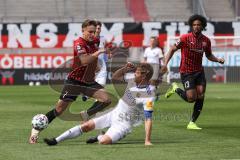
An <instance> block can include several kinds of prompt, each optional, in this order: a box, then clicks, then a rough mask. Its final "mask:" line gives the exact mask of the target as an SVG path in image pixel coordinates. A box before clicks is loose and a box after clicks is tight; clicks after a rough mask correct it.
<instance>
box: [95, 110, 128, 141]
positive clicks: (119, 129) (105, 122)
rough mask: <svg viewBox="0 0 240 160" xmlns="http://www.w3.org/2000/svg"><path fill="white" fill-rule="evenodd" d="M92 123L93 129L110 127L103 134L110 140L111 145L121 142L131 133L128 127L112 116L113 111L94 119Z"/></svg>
mask: <svg viewBox="0 0 240 160" xmlns="http://www.w3.org/2000/svg"><path fill="white" fill-rule="evenodd" d="M93 121H94V123H95V129H104V128H107V127H110V128H109V129H108V130H107V132H106V133H105V134H106V135H108V136H109V137H110V138H111V139H112V143H116V142H117V141H119V140H121V139H122V138H124V137H125V136H126V135H127V134H128V133H129V132H130V131H131V127H130V126H129V125H125V124H124V123H123V122H121V121H117V120H116V115H114V114H113V111H111V112H109V113H107V114H105V115H102V116H100V117H98V118H94V119H93Z"/></svg>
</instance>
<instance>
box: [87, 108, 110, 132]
mask: <svg viewBox="0 0 240 160" xmlns="http://www.w3.org/2000/svg"><path fill="white" fill-rule="evenodd" d="M111 113H112V112H109V113H106V114H104V115H101V116H100V117H97V118H93V119H92V121H93V122H94V125H95V129H104V128H107V127H110V126H111V116H112V115H111Z"/></svg>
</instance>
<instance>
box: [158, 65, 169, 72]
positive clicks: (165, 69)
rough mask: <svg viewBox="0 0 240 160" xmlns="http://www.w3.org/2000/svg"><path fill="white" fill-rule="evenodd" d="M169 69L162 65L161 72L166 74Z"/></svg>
mask: <svg viewBox="0 0 240 160" xmlns="http://www.w3.org/2000/svg"><path fill="white" fill-rule="evenodd" d="M167 71H168V68H167V66H166V65H163V66H161V69H160V73H161V74H165V73H166V72H167Z"/></svg>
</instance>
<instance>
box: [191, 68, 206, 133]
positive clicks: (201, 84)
mask: <svg viewBox="0 0 240 160" xmlns="http://www.w3.org/2000/svg"><path fill="white" fill-rule="evenodd" d="M195 80H196V91H197V98H196V101H195V104H194V108H193V113H192V120H191V121H190V123H189V125H188V127H187V128H188V129H201V128H200V127H198V126H197V125H196V123H195V122H196V121H197V119H198V117H199V115H200V113H201V111H202V107H203V102H204V94H205V90H206V78H205V74H204V71H202V72H199V73H197V74H196V78H195Z"/></svg>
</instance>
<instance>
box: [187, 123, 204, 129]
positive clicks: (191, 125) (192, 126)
mask: <svg viewBox="0 0 240 160" xmlns="http://www.w3.org/2000/svg"><path fill="white" fill-rule="evenodd" d="M187 129H195V130H200V129H202V128H200V127H198V126H197V124H196V123H194V122H189V123H188V125H187Z"/></svg>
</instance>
